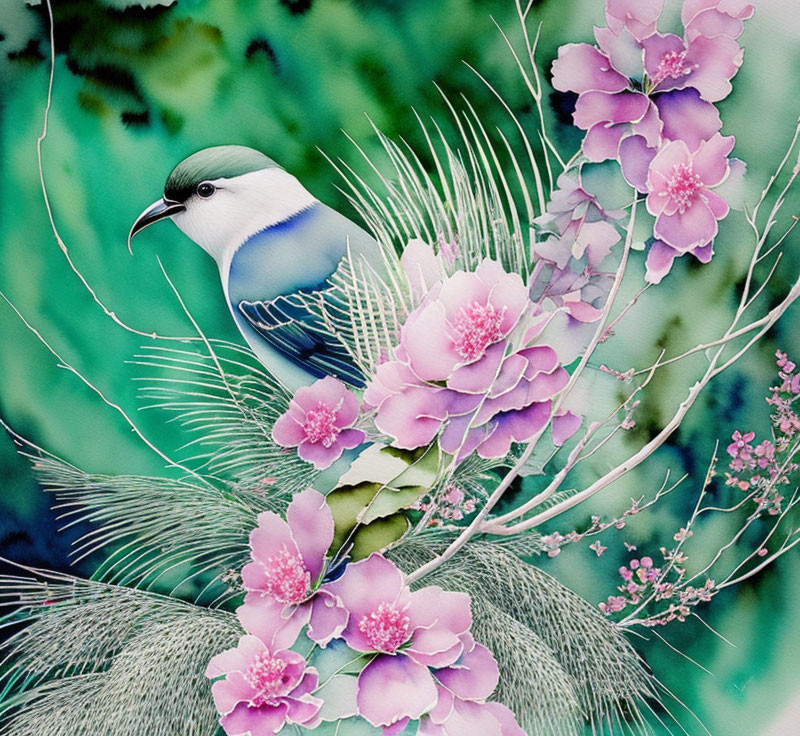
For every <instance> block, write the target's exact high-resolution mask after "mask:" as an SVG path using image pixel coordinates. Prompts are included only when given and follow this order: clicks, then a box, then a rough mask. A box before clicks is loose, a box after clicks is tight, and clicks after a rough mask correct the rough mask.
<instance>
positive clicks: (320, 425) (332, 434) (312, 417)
mask: <svg viewBox="0 0 800 736" xmlns="http://www.w3.org/2000/svg"><path fill="white" fill-rule="evenodd" d="M303 430H304V431H305V433H306V439H307V440H308V441H309V442H311V443H312V444H315V443H317V442H321V443H322V446H323V447H330V446H331V445H333V444H334V443H335V442H336V438H337V437H338V436H339V432H341V429H339V427H337V426H336V410H335V409H331V408H330V407H329V406H328V405H327V404H325V403H324V402H322V401H320V402H319V403H318V404H317V405H316V406H315V407H314V408H313V409H309V410H308V411H307V412H306V421H305V422H304V424H303Z"/></svg>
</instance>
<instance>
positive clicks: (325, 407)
mask: <svg viewBox="0 0 800 736" xmlns="http://www.w3.org/2000/svg"><path fill="white" fill-rule="evenodd" d="M358 409H359V405H358V399H357V398H356V397H355V395H354V394H353V393H351V392H350V391H348V389H347V387H346V386H345V385H344V384H343V383H342V382H341V381H337V380H336V379H335V378H332V377H330V376H326V377H325V378H322V379H320V380H319V381H316V382H315V383H313V384H312V385H311V386H303V387H301V388H299V389H297V391H296V392H295V395H294V396H293V397H292V400H291V402H290V403H289V410H288V411H287V412H286V413H285V414H283V415H281V416H280V417H278V420H277V421H276V422H275V426H274V427H273V428H272V438H273V439H274V440H275V442H277V443H278V444H279V445H282V446H283V447H297V454H298V455H299V456H300V457H301V458H303V460H307V461H308V462H311V463H314V467H316V468H317V469H318V470H322V469H324V468H328V467H330V466H331V465H332V464H333V463H334V462H336V460H338V459H339V457H341V454H342V452H343V451H344V450H350V449H352V448H354V447H357V446H358V445H360V444H361V443H362V442H363V441H364V437H365V435H364V433H363V432H362V431H361V430H360V429H350V427H352V426H353V424H354V423H355V421H356V418H357V417H358Z"/></svg>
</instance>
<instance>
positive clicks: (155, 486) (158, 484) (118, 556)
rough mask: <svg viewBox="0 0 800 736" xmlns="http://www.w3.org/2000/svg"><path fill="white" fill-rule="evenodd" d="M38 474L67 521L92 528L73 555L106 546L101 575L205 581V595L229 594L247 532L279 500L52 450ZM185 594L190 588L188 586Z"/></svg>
mask: <svg viewBox="0 0 800 736" xmlns="http://www.w3.org/2000/svg"><path fill="white" fill-rule="evenodd" d="M33 466H34V472H35V474H36V475H37V477H38V479H39V480H40V482H41V483H42V484H43V485H44V486H45V489H46V490H47V491H49V492H51V493H53V494H54V495H55V497H56V499H57V503H56V504H55V509H57V510H59V511H61V515H60V517H59V518H60V520H62V521H64V522H65V523H66V525H67V526H73V525H77V524H82V523H87V524H90V525H91V526H92V527H93V528H92V529H91V530H90V531H89V532H87V533H86V534H84V535H83V536H82V537H81V538H79V539H78V540H77V541H76V543H75V549H74V551H73V557H74V559H75V560H80V559H83V558H85V557H87V556H89V555H92V554H94V553H102V552H106V553H107V554H108V556H107V557H106V559H105V560H104V562H102V563H101V564H100V566H99V567H98V569H97V570H96V573H95V575H96V576H97V577H98V578H99V579H102V580H105V581H106V582H113V583H118V584H123V585H138V586H153V585H158V584H160V586H159V587H162V588H163V587H164V586H165V585H170V586H173V590H177V589H178V588H180V587H181V586H183V585H185V584H186V585H188V584H189V583H190V582H193V583H194V587H192V588H188V589H187V590H188V591H189V592H194V593H197V586H198V585H200V584H202V585H205V586H206V587H204V588H203V589H202V590H200V593H199V594H198V598H203V599H206V600H209V599H211V598H212V597H213V596H216V595H223V596H224V595H226V594H228V593H230V589H229V587H228V585H227V584H225V583H224V582H222V581H221V580H220V578H222V577H224V576H225V575H226V573H228V572H229V571H231V570H240V569H241V567H242V565H244V564H245V563H246V562H247V561H248V559H249V547H248V538H249V534H250V531H251V530H252V529H253V528H254V527H255V526H256V523H257V517H258V514H259V512H260V511H264V510H268V509H279V508H282V506H281V503H280V502H279V499H276V497H275V496H269V495H265V494H262V493H258V492H255V491H247V490H244V489H241V488H240V489H223V488H216V487H212V486H204V485H201V484H198V483H194V482H193V481H190V480H186V479H183V480H173V479H168V478H148V477H143V476H124V475H121V476H114V475H93V474H89V473H85V472H83V471H82V470H79V469H78V468H76V467H74V466H72V465H69V464H68V463H66V462H64V461H62V460H60V459H58V458H55V457H51V456H40V457H33ZM185 592H186V591H185Z"/></svg>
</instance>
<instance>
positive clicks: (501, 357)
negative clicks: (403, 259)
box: [364, 259, 592, 462]
mask: <svg viewBox="0 0 800 736" xmlns="http://www.w3.org/2000/svg"><path fill="white" fill-rule="evenodd" d="M576 299H577V301H576V302H575V303H572V308H573V309H575V310H578V311H579V312H580V316H581V317H582V318H584V319H590V318H591V315H588V314H587V310H591V309H592V308H591V307H590V306H589V305H586V304H578V301H579V298H578V297H576ZM537 311H539V314H538V316H534V315H535V313H536V312H537ZM548 319H549V318H548V317H547V315H544V314H542V313H541V311H540V310H539V309H538V308H537V307H535V306H534V305H533V304H532V303H531V302H530V299H529V298H528V291H527V289H526V287H525V286H524V285H523V283H522V279H521V278H520V277H519V276H518V275H516V274H510V273H507V272H506V271H504V270H503V268H502V267H501V266H500V264H499V263H497V262H495V261H491V260H488V259H487V260H484V261H483V262H482V263H481V264H480V265H479V266H478V269H477V270H476V271H475V272H465V271H457V272H456V273H454V274H453V275H452V276H450V277H448V278H447V279H445V280H444V281H442V282H441V283H438V284H437V285H436V286H435V287H434V288H433V289H432V290H431V291H430V293H429V294H428V295H427V297H426V298H425V300H424V301H423V302H422V304H421V305H420V306H419V307H418V308H417V309H415V310H414V311H413V312H412V313H411V314H410V315H409V317H408V320H407V321H406V324H405V325H404V326H403V328H402V330H401V333H400V345H399V347H398V348H397V350H396V359H395V360H392V361H389V362H387V363H383V364H382V365H380V366H379V367H378V369H377V371H376V373H375V376H374V377H373V379H372V380H371V381H370V383H369V385H368V386H367V389H366V391H365V392H364V403H365V405H366V406H368V407H372V408H375V409H377V412H376V414H375V426H376V427H377V428H378V429H379V430H380V431H381V432H382V433H383V434H386V435H388V436H390V437H392V438H393V440H394V445H395V446H397V447H401V448H404V449H415V448H417V447H422V446H424V445H427V444H429V443H430V442H431V441H433V439H434V438H435V437H436V436H437V435H439V434H440V433H441V443H442V449H443V450H444V451H445V452H447V453H449V454H452V455H455V456H456V459H457V461H458V462H460V461H461V460H463V459H464V458H466V457H467V456H468V455H469V454H470V453H472V452H473V451H476V450H477V452H478V454H480V455H481V456H482V457H503V456H504V455H505V454H507V453H508V451H509V448H510V446H511V443H512V442H525V441H527V440H529V439H531V438H532V437H533V436H534V435H535V434H536V433H537V432H539V431H540V430H543V429H544V428H545V427H546V426H547V425H548V423H550V420H551V399H552V398H553V397H554V396H555V395H556V394H558V392H559V391H561V390H562V389H563V388H564V386H566V384H567V382H568V381H569V375H568V374H567V372H566V371H565V370H564V368H563V367H562V366H561V364H560V362H559V360H558V356H557V354H556V352H555V350H553V348H551V347H549V346H547V345H543V344H535V342H536V339H537V336H538V334H539V332H540V331H541V330H542V329H543V327H544V326H546V324H547V321H548ZM579 425H580V418H579V417H576V416H575V415H573V414H570V413H569V412H559V413H558V415H557V416H556V417H554V418H553V422H552V431H553V438H554V441H555V442H556V443H557V444H563V443H564V442H565V441H566V440H567V439H568V438H569V437H570V436H571V435H572V434H573V433H574V432H575V431H576V430H577V429H578V426H579Z"/></svg>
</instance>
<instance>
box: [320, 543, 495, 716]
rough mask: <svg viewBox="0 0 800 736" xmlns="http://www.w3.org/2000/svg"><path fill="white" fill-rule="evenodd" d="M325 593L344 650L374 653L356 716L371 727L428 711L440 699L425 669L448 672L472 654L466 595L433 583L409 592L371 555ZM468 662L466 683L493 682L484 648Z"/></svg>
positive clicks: (397, 576)
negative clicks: (339, 607) (336, 606)
mask: <svg viewBox="0 0 800 736" xmlns="http://www.w3.org/2000/svg"><path fill="white" fill-rule="evenodd" d="M330 590H331V591H332V592H333V593H335V594H336V595H338V596H339V597H340V598H341V600H342V603H343V604H344V606H345V608H346V609H347V610H348V612H349V614H350V618H349V621H348V624H347V627H346V628H345V630H344V631H343V632H342V637H343V638H344V640H345V642H346V643H347V645H348V646H349V647H350V648H351V649H354V650H355V651H357V652H364V653H369V654H372V655H374V656H373V657H372V659H370V661H369V663H368V664H367V665H366V667H364V669H363V670H362V672H361V674H360V675H359V677H358V692H357V696H356V702H357V704H358V710H359V713H360V714H361V715H362V716H363V717H364V718H366V719H367V720H368V721H369V722H370V723H372V724H373V725H374V726H384V727H389V726H392V725H393V724H396V723H398V722H400V721H402V720H403V719H405V718H410V719H417V718H420V717H421V716H423V715H424V714H426V713H428V712H430V711H431V710H432V709H433V708H434V707H435V706H436V704H437V702H438V700H439V687H438V686H437V683H436V680H435V679H434V673H432V672H431V669H430V668H434V669H435V671H436V672H438V671H439V670H441V669H442V668H448V667H451V666H452V665H455V664H456V663H457V662H458V660H459V658H461V657H462V656H463V655H464V654H465V652H467V653H468V654H469V653H470V651H474V648H472V649H471V646H470V645H472V644H474V642H472V641H471V637H469V636H468V635H467V632H468V630H469V628H470V625H471V623H472V616H471V614H470V602H469V596H468V595H466V594H465V593H451V592H447V591H444V590H442V589H441V588H438V587H436V586H431V587H428V588H423V589H421V590H417V591H414V592H411V591H410V590H409V588H408V586H406V585H405V584H404V582H403V575H402V573H401V572H400V570H398V569H397V567H395V566H394V565H393V564H392V563H391V562H389V560H387V559H386V558H384V557H382V556H380V555H378V554H373V555H371V556H370V557H368V558H367V559H366V560H361V561H360V562H356V563H355V564H352V565H348V567H347V569H346V570H345V573H344V575H343V576H342V577H341V578H340V579H339V580H336V581H335V582H333V583H331V584H330ZM477 646H478V645H475V647H477ZM479 660H480V661H479ZM474 662H475V667H474V669H471V670H470V672H469V673H467V675H466V676H467V678H474V680H475V681H476V682H478V683H484V681H485V680H488V681H492V682H494V683H495V684H496V664H495V665H494V668H492V667H491V666H488V665H487V664H486V659H485V656H484V655H483V651H478V652H477V653H476V654H475V659H474ZM492 662H493V660H492ZM459 674H461V673H459ZM437 676H438V675H437ZM455 678H456V679H458V675H455ZM493 688H494V684H492V686H491V688H490V691H491V689H493Z"/></svg>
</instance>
